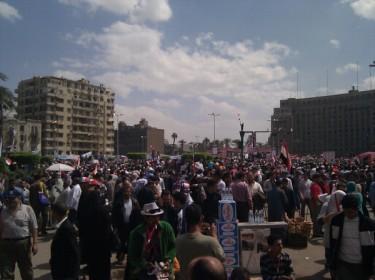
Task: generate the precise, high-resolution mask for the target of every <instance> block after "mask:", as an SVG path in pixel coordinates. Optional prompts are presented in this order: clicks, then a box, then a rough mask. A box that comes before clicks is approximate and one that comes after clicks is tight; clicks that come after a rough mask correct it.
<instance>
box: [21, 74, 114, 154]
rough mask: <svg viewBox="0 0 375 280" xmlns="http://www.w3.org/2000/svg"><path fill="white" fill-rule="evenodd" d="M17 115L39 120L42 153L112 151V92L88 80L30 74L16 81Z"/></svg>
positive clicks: (105, 152)
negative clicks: (33, 75)
mask: <svg viewBox="0 0 375 280" xmlns="http://www.w3.org/2000/svg"><path fill="white" fill-rule="evenodd" d="M16 93H17V94H18V97H17V98H18V107H17V114H18V118H20V119H33V120H39V121H41V123H42V154H43V155H56V154H83V153H86V152H90V151H91V152H93V153H94V154H97V155H113V153H114V126H113V125H114V124H113V114H114V99H115V93H113V92H112V91H111V90H110V89H108V88H106V87H104V86H103V85H93V84H90V82H89V81H88V80H85V79H81V80H77V81H74V80H68V79H65V78H58V77H53V76H44V77H33V78H31V79H27V80H23V81H21V82H20V83H19V84H18V88H17V90H16Z"/></svg>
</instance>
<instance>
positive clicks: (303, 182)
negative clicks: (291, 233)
mask: <svg viewBox="0 0 375 280" xmlns="http://www.w3.org/2000/svg"><path fill="white" fill-rule="evenodd" d="M301 173H302V172H301ZM311 183H312V181H311V180H310V179H309V177H308V175H307V174H303V173H302V174H299V176H298V192H299V196H300V199H301V216H302V217H305V211H306V206H307V207H308V208H309V211H310V201H311V194H310V187H311ZM310 212H311V211H310Z"/></svg>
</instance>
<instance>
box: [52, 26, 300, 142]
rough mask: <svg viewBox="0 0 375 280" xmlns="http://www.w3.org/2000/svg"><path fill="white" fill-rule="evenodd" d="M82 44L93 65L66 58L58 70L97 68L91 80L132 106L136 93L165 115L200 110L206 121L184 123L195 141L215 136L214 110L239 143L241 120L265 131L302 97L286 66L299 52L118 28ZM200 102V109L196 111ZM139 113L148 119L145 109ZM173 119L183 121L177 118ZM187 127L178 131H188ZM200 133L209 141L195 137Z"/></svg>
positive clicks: (268, 45)
mask: <svg viewBox="0 0 375 280" xmlns="http://www.w3.org/2000/svg"><path fill="white" fill-rule="evenodd" d="M76 43H77V44H79V45H80V46H82V47H83V48H86V47H87V48H89V49H90V50H94V53H93V54H92V57H91V59H90V58H88V59H82V58H71V59H70V60H69V59H67V58H64V59H61V60H60V61H59V62H60V63H62V64H63V65H65V67H61V66H60V64H57V65H58V66H59V69H73V70H74V71H81V72H83V73H87V69H90V73H91V74H90V75H89V79H90V80H92V81H93V82H98V83H104V84H106V85H107V86H109V87H111V88H112V89H113V90H114V91H115V92H116V94H117V96H120V97H122V98H121V99H122V100H124V102H131V99H130V98H127V97H128V96H129V94H131V93H137V92H141V93H143V95H144V96H147V95H149V96H150V99H151V100H153V104H156V103H157V104H159V105H160V107H163V109H164V110H163V111H164V112H166V110H165V109H166V108H167V107H169V108H170V109H174V108H176V107H177V105H178V104H181V108H184V107H186V108H187V110H189V111H192V110H193V111H194V115H195V116H196V117H198V118H199V119H200V120H201V121H200V122H195V121H192V120H190V123H189V121H186V122H184V125H185V126H188V127H189V125H190V126H192V127H195V126H196V128H194V129H193V130H192V131H191V132H190V131H189V130H188V129H185V128H184V130H185V131H187V132H185V133H188V134H189V135H190V136H191V139H194V135H207V130H209V131H210V130H211V128H210V127H211V126H212V125H211V122H210V120H209V118H208V116H207V114H208V113H210V112H212V111H215V112H217V113H220V114H222V116H223V117H222V118H221V125H222V133H223V135H222V136H223V137H225V136H226V135H225V133H231V134H233V133H234V134H235V135H236V137H237V134H238V133H237V132H238V120H237V118H236V114H237V113H241V116H244V119H245V118H248V119H251V126H252V127H251V129H262V130H263V129H264V128H265V127H266V126H267V125H268V123H267V122H266V121H265V120H267V119H268V118H269V116H270V114H271V113H272V108H273V107H275V106H278V103H279V100H280V99H283V98H288V97H289V96H290V95H291V92H294V91H295V81H294V80H295V71H296V70H295V69H293V68H291V69H287V68H286V67H284V66H283V64H282V61H283V60H284V59H285V58H287V57H288V56H289V55H291V54H293V52H292V51H291V50H290V49H289V48H288V46H286V45H283V44H279V43H276V42H265V43H264V44H263V45H260V46H255V44H253V43H252V41H250V40H243V41H239V42H234V43H230V42H226V41H220V40H216V39H215V38H214V34H210V33H209V34H206V35H205V34H201V35H200V36H199V37H198V40H197V39H196V38H185V39H184V40H183V41H182V42H178V43H175V44H172V45H170V46H164V45H163V34H162V33H161V32H159V31H157V30H154V29H151V28H148V27H146V26H144V25H135V24H128V23H125V22H115V23H114V24H112V25H110V26H109V27H107V28H104V29H103V30H102V32H99V33H83V34H82V35H81V36H79V37H78V38H77V39H76ZM68 61H75V63H74V64H71V63H69V62H68ZM99 62H100V63H99ZM90 64H91V66H90ZM71 65H75V66H77V68H72V66H71ZM79 66H82V67H81V68H80V67H79ZM271 96H272V98H271ZM124 98H125V99H124ZM170 99H172V100H175V101H170ZM155 102H156V103H155ZM163 103H165V104H163ZM192 103H194V104H195V105H194V106H195V107H191V106H192V105H191V104H192ZM197 104H198V106H196V105H197ZM137 108H138V109H137V110H136V111H140V112H142V111H143V110H144V109H145V108H143V107H142V106H141V107H137ZM156 109H157V108H153V110H154V111H156ZM154 111H153V112H154ZM155 114H156V112H155ZM138 116H139V113H138ZM169 117H170V118H172V119H176V116H175V115H173V116H169V115H168V118H169ZM180 117H181V116H178V118H180ZM168 118H167V117H165V118H164V119H163V120H164V121H165V122H164V123H163V126H162V127H169V126H170V124H169V123H168V121H167V119H168ZM178 118H177V119H178ZM161 119H162V118H161V117H160V116H159V120H161ZM181 119H183V117H181ZM192 122H195V123H192ZM180 125H181V124H179V126H176V127H179V129H180V130H181V129H182V127H183V126H180ZM176 129H177V128H176ZM197 130H199V131H201V132H202V133H205V134H194V133H195V132H194V131H197ZM230 131H231V132H230ZM218 135H219V136H220V133H219V132H218ZM227 136H228V135H227Z"/></svg>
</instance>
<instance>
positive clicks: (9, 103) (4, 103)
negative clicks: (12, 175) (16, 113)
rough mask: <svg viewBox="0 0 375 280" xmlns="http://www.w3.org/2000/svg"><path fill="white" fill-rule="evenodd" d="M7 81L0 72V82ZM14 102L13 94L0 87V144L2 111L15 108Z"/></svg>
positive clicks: (0, 140)
mask: <svg viewBox="0 0 375 280" xmlns="http://www.w3.org/2000/svg"><path fill="white" fill-rule="evenodd" d="M7 79H8V77H7V76H6V75H5V74H3V73H1V72H0V80H1V81H6V80H7ZM14 102H15V98H14V95H13V93H12V92H11V91H10V90H9V89H8V88H6V87H4V86H0V142H2V139H3V121H4V111H6V110H12V109H14V108H15V107H16V106H15V104H14ZM0 149H1V147H0Z"/></svg>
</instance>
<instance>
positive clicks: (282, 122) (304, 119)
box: [269, 88, 375, 156]
mask: <svg viewBox="0 0 375 280" xmlns="http://www.w3.org/2000/svg"><path fill="white" fill-rule="evenodd" d="M283 141H286V142H287V143H288V146H289V151H290V152H292V153H296V154H321V153H322V152H325V151H334V152H335V153H336V155H338V156H349V155H354V154H358V153H361V152H366V151H373V150H375V90H369V91H358V90H355V89H354V88H353V89H352V90H350V91H349V92H348V93H344V94H336V95H329V96H319V97H311V98H302V99H296V98H289V99H286V100H281V101H280V107H279V108H274V112H273V115H272V117H271V136H270V139H269V143H270V144H271V145H272V146H273V147H275V148H277V147H280V143H281V142H283Z"/></svg>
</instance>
